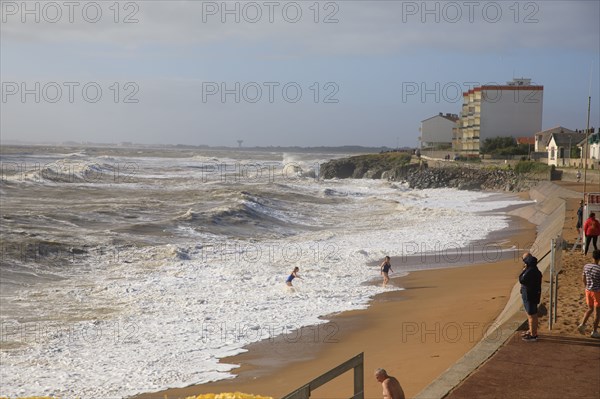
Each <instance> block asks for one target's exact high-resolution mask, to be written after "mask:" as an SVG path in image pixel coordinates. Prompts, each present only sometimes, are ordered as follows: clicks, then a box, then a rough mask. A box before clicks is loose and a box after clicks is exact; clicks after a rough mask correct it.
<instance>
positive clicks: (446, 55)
mask: <svg viewBox="0 0 600 399" xmlns="http://www.w3.org/2000/svg"><path fill="white" fill-rule="evenodd" d="M0 3H1V9H0V12H1V18H2V20H1V31H0V34H1V36H0V67H1V69H0V78H1V81H2V99H1V101H2V102H1V103H0V106H1V111H0V119H1V122H0V129H1V139H2V142H7V141H9V140H25V141H54V142H62V141H79V142H81V141H93V142H106V143H108V142H121V141H132V142H138V143H147V144H193V145H198V144H207V145H227V146H237V140H244V146H270V145H272V146H288V145H300V146H321V145H324V146H335V145H365V146H389V147H395V146H397V145H400V146H405V145H406V146H415V145H417V143H418V136H419V131H418V128H419V124H420V121H421V120H423V119H426V118H428V117H430V116H433V115H435V114H437V113H438V112H445V113H446V112H448V113H459V112H460V108H461V103H462V95H461V91H463V90H468V89H469V88H471V87H473V86H477V85H481V84H490V83H491V84H494V83H496V84H502V83H505V82H506V81H509V80H511V79H512V78H513V77H527V78H531V79H532V81H533V82H535V83H536V84H540V85H543V86H544V116H543V127H544V128H550V127H553V126H557V125H562V126H565V127H568V128H570V129H578V128H584V127H585V124H586V117H587V99H588V95H590V94H591V96H592V115H591V125H592V126H598V125H599V112H598V110H599V109H600V107H599V103H600V85H599V80H600V69H599V65H600V29H599V22H598V21H599V19H600V6H599V4H600V2H598V1H597V0H590V1H522V2H517V1H495V2H494V1H426V2H424V1H416V2H412V1H346V0H342V1H320V2H317V1H315V0H310V1H296V2H293V1H266V0H265V1H256V2H248V1H238V2H236V1H231V2H222V1H217V2H213V1H156V0H153V1H121V2H118V3H117V2H115V1H96V2H93V1H91V2H90V1H70V2H66V1H62V0H60V1H56V2H53V1H50V2H48V1H29V2H23V1H20V0H19V1H5V0H1V2H0ZM590 82H591V83H590Z"/></svg>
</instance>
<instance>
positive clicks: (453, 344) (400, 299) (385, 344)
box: [135, 195, 537, 399]
mask: <svg viewBox="0 0 600 399" xmlns="http://www.w3.org/2000/svg"><path fill="white" fill-rule="evenodd" d="M521 198H522V199H528V197H526V196H524V195H521ZM525 206H526V205H525ZM503 211H506V210H503ZM496 212H499V211H495V212H494V213H496ZM509 217H510V223H509V224H510V227H509V228H507V229H504V230H501V231H498V232H495V233H493V234H491V235H490V236H489V237H486V238H485V239H482V240H479V241H477V242H476V243H473V244H472V245H470V246H469V247H467V248H464V249H461V248H453V251H454V252H452V251H450V252H438V253H437V255H436V254H434V253H428V254H426V255H425V257H424V258H423V255H422V254H421V255H414V256H413V257H410V256H407V257H404V256H403V257H392V265H393V266H392V267H393V268H394V267H395V268H394V270H395V272H396V273H397V272H408V275H403V276H402V277H394V276H393V274H392V276H391V277H392V278H391V284H393V285H395V286H397V287H400V288H402V290H398V291H390V292H386V293H382V294H379V295H376V296H375V297H374V298H373V299H372V301H371V302H370V305H369V307H368V308H367V309H364V310H354V311H348V312H343V313H340V314H335V315H329V316H327V317H323V319H324V323H323V324H319V325H313V326H307V327H303V328H302V329H300V330H294V331H290V332H289V333H288V334H285V335H279V336H275V337H269V338H268V339H266V340H262V341H259V342H255V343H251V344H249V345H247V346H246V349H247V352H245V353H242V354H238V355H235V356H232V357H228V358H224V359H222V360H221V363H228V364H239V365H240V367H238V368H236V369H234V370H233V371H232V373H233V374H235V375H236V377H235V378H233V379H228V380H220V381H217V382H211V383H206V384H201V385H193V386H190V387H186V388H173V389H167V390H164V391H160V392H155V393H147V394H142V395H138V396H135V398H140V399H149V398H163V399H164V398H165V397H166V398H180V397H181V398H185V397H187V396H193V395H198V394H202V393H218V392H231V391H242V392H247V393H253V394H259V395H267V396H273V397H281V396H283V395H285V394H287V393H290V392H292V391H293V390H295V389H296V388H298V387H300V386H302V385H303V384H305V383H307V382H308V381H310V380H311V379H313V378H315V377H317V376H318V375H320V374H321V373H323V372H325V371H327V370H329V369H331V368H333V367H335V366H336V365H338V364H340V363H342V362H343V361H345V360H347V359H349V358H351V357H353V356H354V355H356V354H358V353H360V352H365V397H377V396H380V391H381V387H380V385H379V384H377V383H376V381H375V380H374V379H372V378H371V373H372V370H373V369H374V368H377V367H384V368H386V369H388V371H389V373H390V374H391V375H395V376H397V377H398V379H399V380H400V381H401V383H402V385H403V387H404V390H405V393H406V395H407V397H411V396H414V395H415V394H417V393H418V392H419V391H420V390H421V389H423V388H424V387H425V386H427V384H429V383H430V382H431V381H433V380H434V379H435V378H436V377H437V376H438V375H439V374H441V373H442V372H443V371H444V370H446V369H447V368H448V367H450V366H451V365H452V364H453V363H454V362H455V361H456V360H458V359H459V358H460V357H462V356H463V355H464V354H465V353H466V352H467V351H468V350H470V349H471V348H472V347H473V346H474V345H475V344H477V343H478V342H479V341H480V340H481V339H482V338H483V337H484V336H485V332H486V331H487V330H488V329H489V328H490V327H491V326H492V323H493V322H494V320H495V318H496V317H497V316H498V315H499V314H500V312H501V311H502V310H503V308H504V306H505V305H506V303H507V300H508V297H509V296H510V290H511V289H512V287H513V286H514V284H515V281H516V277H517V276H518V274H519V272H520V269H521V267H520V266H521V264H520V258H519V255H520V253H522V251H524V250H527V249H528V246H530V245H531V244H532V243H533V242H534V240H535V235H536V227H537V226H535V225H533V224H531V223H529V222H528V221H526V220H525V219H522V218H520V217H516V216H509ZM485 248H488V249H489V248H492V249H493V250H492V253H493V256H492V255H490V251H489V250H488V252H485ZM511 248H512V249H511ZM458 253H460V256H459V257H457V254H458ZM465 255H467V256H465ZM498 255H499V256H498ZM444 260H445V261H444ZM419 262H422V263H423V265H428V267H425V266H423V267H422V269H426V270H420V269H421V267H420V266H419ZM431 262H436V265H435V268H432V267H431ZM368 266H374V265H372V264H371V265H368ZM390 315H393V317H390ZM398 315H401V316H398ZM351 377H352V376H351V373H346V374H345V375H342V376H341V377H339V378H337V379H336V380H334V381H332V382H331V383H329V384H326V385H325V386H323V387H322V388H319V389H317V390H315V391H314V392H313V393H312V394H311V397H315V398H334V397H343V396H346V397H349V396H352V392H351V389H352V388H351V387H352V381H351Z"/></svg>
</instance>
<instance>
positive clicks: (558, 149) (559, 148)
mask: <svg viewBox="0 0 600 399" xmlns="http://www.w3.org/2000/svg"><path fill="white" fill-rule="evenodd" d="M567 130H568V129H567ZM582 140H585V134H584V133H581V132H573V131H569V132H564V131H562V132H561V131H556V132H553V133H551V134H550V136H549V137H548V142H547V144H546V148H547V151H548V165H554V166H570V165H571V164H572V163H573V161H575V162H576V163H578V162H579V159H580V157H571V153H572V150H573V149H574V148H577V147H578V145H579V144H580V143H581V141H582Z"/></svg>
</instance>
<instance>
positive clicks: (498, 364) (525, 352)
mask: <svg viewBox="0 0 600 399" xmlns="http://www.w3.org/2000/svg"><path fill="white" fill-rule="evenodd" d="M596 173H597V172H596ZM558 185H559V186H562V187H563V188H568V189H571V190H574V191H581V190H582V189H583V185H582V184H577V183H573V182H559V183H558ZM571 201H575V202H578V200H571ZM571 205H572V207H575V206H576V205H573V204H571ZM573 209H575V208H573ZM570 216H572V212H571V213H568V214H567V215H566V219H565V227H564V228H563V235H564V234H565V233H566V231H565V230H564V229H565V228H567V227H568V226H570V224H572V223H571V222H572V221H571V220H569V219H568V218H569V217H570ZM569 223H570V224H569ZM567 238H569V239H571V238H573V237H567ZM517 316H518V315H517ZM589 325H591V320H590V321H589V322H588V326H589ZM588 330H589V328H588ZM588 334H589V331H588ZM539 337H540V338H539V340H538V341H537V342H524V341H522V340H521V331H517V332H516V333H514V334H513V335H512V337H511V338H509V339H508V340H507V341H506V342H505V344H504V345H502V346H501V347H500V348H499V349H498V351H497V352H496V353H495V354H494V355H493V356H492V357H490V358H489V359H488V360H487V361H486V362H484V363H483V364H482V365H481V366H479V367H478V368H477V369H476V370H475V371H474V372H473V373H472V374H470V375H469V376H468V377H467V378H466V379H465V380H463V381H462V382H461V383H459V384H458V385H457V386H456V387H455V388H454V389H452V390H451V391H450V393H449V394H447V395H446V396H444V398H445V399H459V398H460V399H462V398H465V399H471V398H478V399H480V398H490V399H491V398H494V399H496V398H507V399H509V398H510V399H513V398H515V399H516V398H546V399H554V398H561V399H565V398H574V399H575V398H577V399H584V398H590V399H592V398H593V399H598V398H600V339H593V338H590V337H589V335H586V336H580V337H576V336H564V335H557V334H554V335H549V334H546V335H544V333H540V334H539Z"/></svg>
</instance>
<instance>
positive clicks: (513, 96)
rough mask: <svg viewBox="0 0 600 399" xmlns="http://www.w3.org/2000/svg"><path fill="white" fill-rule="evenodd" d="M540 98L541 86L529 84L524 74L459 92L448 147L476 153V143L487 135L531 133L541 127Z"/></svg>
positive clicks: (515, 135)
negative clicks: (459, 106)
mask: <svg viewBox="0 0 600 399" xmlns="http://www.w3.org/2000/svg"><path fill="white" fill-rule="evenodd" d="M543 98H544V86H538V85H532V84H531V79H524V78H520V79H513V80H512V81H511V82H507V84H506V85H484V86H480V87H475V88H473V89H471V90H469V91H468V92H465V93H463V106H462V111H461V113H460V118H459V120H458V121H457V122H456V126H455V128H454V131H453V139H452V148H453V149H454V151H457V152H462V153H466V154H469V153H472V154H479V144H480V143H482V142H483V141H484V140H485V139H487V138H494V137H506V136H512V137H526V136H533V135H534V134H535V133H537V132H539V131H541V130H542V109H543Z"/></svg>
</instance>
